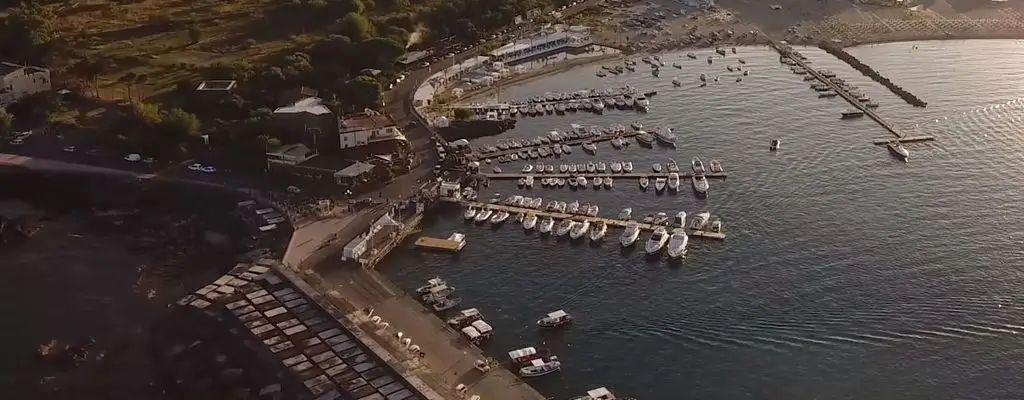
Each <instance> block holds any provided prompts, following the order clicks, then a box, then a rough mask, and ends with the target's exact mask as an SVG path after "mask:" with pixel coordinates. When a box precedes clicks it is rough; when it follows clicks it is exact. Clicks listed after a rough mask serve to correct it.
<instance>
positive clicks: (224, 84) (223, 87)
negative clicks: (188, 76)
mask: <svg viewBox="0 0 1024 400" xmlns="http://www.w3.org/2000/svg"><path fill="white" fill-rule="evenodd" d="M235 86H238V83H237V82H235V81H232V80H215V81H202V82H199V86H196V91H201V92H215V91H228V90H232V89H234V88H235Z"/></svg>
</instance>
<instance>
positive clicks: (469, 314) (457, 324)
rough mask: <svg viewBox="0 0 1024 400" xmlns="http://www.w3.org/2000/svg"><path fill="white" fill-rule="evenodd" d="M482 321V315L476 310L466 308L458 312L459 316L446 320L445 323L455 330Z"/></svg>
mask: <svg viewBox="0 0 1024 400" xmlns="http://www.w3.org/2000/svg"><path fill="white" fill-rule="evenodd" d="M481 319H483V314H481V313H480V310H478V309H476V308H467V309H465V310H462V311H459V314H458V315H456V316H454V317H451V318H448V320H447V321H445V322H447V323H448V325H449V326H451V327H452V328H455V329H462V327H465V326H469V324H472V323H473V322H476V321H479V320H481Z"/></svg>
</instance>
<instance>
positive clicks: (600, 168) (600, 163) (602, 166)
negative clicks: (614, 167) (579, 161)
mask: <svg viewBox="0 0 1024 400" xmlns="http://www.w3.org/2000/svg"><path fill="white" fill-rule="evenodd" d="M607 170H608V164H605V163H604V161H598V162H597V172H600V173H602V174H603V173H604V172H605V171H607Z"/></svg>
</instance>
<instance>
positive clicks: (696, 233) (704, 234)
mask: <svg viewBox="0 0 1024 400" xmlns="http://www.w3.org/2000/svg"><path fill="white" fill-rule="evenodd" d="M462 203H463V204H465V205H467V206H472V207H477V208H486V209H490V210H495V211H502V210H503V211H508V212H509V213H511V214H533V215H536V216H537V217H541V218H544V217H547V218H552V219H556V220H563V219H567V218H572V219H574V220H577V221H583V220H587V221H591V222H594V221H602V222H604V223H605V224H607V225H608V226H609V227H618V228H625V227H626V226H627V225H630V224H637V226H638V227H640V229H642V230H644V231H653V230H655V229H657V228H665V229H667V230H668V231H669V232H672V229H674V228H673V227H669V226H664V225H654V224H645V223H643V222H640V221H635V220H631V221H623V220H621V219H615V218H605V217H601V216H597V217H590V216H586V215H576V214H566V213H560V212H552V211H546V210H537V209H533V208H526V207H516V206H507V205H504V204H490V203H480V202H475V201H463V202H462ZM714 219H715V218H714V216H712V218H710V219H709V220H708V224H707V225H711V221H713V220H714ZM686 234H688V235H690V237H699V238H706V239H714V240H725V233H722V232H711V231H708V230H703V229H701V230H696V229H690V228H689V227H687V228H686Z"/></svg>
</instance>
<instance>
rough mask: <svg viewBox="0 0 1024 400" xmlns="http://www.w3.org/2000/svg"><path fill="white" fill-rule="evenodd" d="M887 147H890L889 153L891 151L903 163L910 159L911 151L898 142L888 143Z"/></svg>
mask: <svg viewBox="0 0 1024 400" xmlns="http://www.w3.org/2000/svg"><path fill="white" fill-rule="evenodd" d="M885 147H888V148H889V151H891V152H892V153H893V154H895V155H896V156H897V157H899V158H900V159H901V160H903V161H907V160H909V159H910V151H908V150H907V149H906V148H905V147H903V144H901V143H900V142H899V141H898V140H893V141H890V142H889V143H886V144H885Z"/></svg>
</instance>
